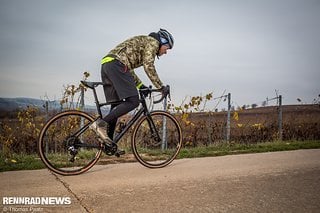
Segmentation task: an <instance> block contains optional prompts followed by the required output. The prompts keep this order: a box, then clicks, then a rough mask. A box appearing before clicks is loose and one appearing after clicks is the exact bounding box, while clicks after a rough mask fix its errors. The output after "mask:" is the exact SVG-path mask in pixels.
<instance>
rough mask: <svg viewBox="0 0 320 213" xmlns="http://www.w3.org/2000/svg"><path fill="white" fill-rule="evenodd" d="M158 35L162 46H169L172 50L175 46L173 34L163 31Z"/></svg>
mask: <svg viewBox="0 0 320 213" xmlns="http://www.w3.org/2000/svg"><path fill="white" fill-rule="evenodd" d="M158 35H159V36H160V43H161V45H164V44H168V45H169V47H170V49H172V47H173V44H174V39H173V36H172V35H171V33H169V32H168V31H167V30H165V29H161V28H160V30H159V32H158Z"/></svg>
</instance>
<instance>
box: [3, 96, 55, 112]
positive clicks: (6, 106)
mask: <svg viewBox="0 0 320 213" xmlns="http://www.w3.org/2000/svg"><path fill="white" fill-rule="evenodd" d="M44 104H45V101H43V100H40V99H34V98H0V110H1V111H13V110H16V109H25V108H27V107H28V106H32V107H37V108H44ZM52 104H53V106H56V107H58V108H59V106H60V104H59V102H58V101H54V102H52Z"/></svg>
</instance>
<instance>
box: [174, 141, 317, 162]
mask: <svg viewBox="0 0 320 213" xmlns="http://www.w3.org/2000/svg"><path fill="white" fill-rule="evenodd" d="M319 148H320V141H318V140H317V141H285V142H283V141H282V142H281V141H275V142H265V143H257V144H232V143H231V144H230V143H220V144H216V145H210V146H201V147H196V148H183V149H181V151H180V153H179V156H178V158H195V157H212V156H222V155H230V154H244V153H260V152H276V151H289V150H297V149H319Z"/></svg>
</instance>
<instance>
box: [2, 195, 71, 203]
mask: <svg viewBox="0 0 320 213" xmlns="http://www.w3.org/2000/svg"><path fill="white" fill-rule="evenodd" d="M2 204H3V205H70V204H71V198H70V197H3V198H2Z"/></svg>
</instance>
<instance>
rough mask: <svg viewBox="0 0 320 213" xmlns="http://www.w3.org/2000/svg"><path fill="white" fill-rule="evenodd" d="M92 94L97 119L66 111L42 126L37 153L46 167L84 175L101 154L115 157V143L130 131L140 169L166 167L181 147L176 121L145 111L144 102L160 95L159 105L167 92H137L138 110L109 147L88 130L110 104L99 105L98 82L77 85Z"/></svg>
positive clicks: (156, 101)
mask: <svg viewBox="0 0 320 213" xmlns="http://www.w3.org/2000/svg"><path fill="white" fill-rule="evenodd" d="M81 83H82V84H83V85H84V86H85V87H87V88H89V89H91V90H92V91H93V95H94V99H95V104H96V108H97V112H98V116H97V117H96V118H94V117H93V116H91V115H90V114H88V113H87V112H84V111H79V110H67V111H63V112H60V113H58V114H56V115H54V116H53V117H52V118H50V119H49V120H48V121H47V123H46V124H45V125H44V126H43V128H42V130H41V132H40V135H39V140H38V152H39V155H40V158H41V160H42V161H43V163H44V164H45V165H46V167H47V168H48V169H49V170H51V171H53V172H55V173H57V174H60V175H78V174H82V173H84V172H86V171H88V170H89V169H90V168H91V167H93V166H94V165H95V164H96V163H97V162H98V160H99V158H100V156H101V154H102V152H103V151H104V152H105V153H106V154H107V155H109V156H111V155H116V156H117V157H120V155H119V153H118V152H117V150H118V146H117V143H118V142H119V141H120V139H121V138H122V137H123V136H124V134H125V133H126V132H127V131H128V130H129V129H130V128H131V127H133V132H132V135H131V149H132V152H133V154H134V156H135V158H136V159H137V161H138V162H140V163H141V164H142V165H144V166H146V167H148V168H162V167H165V166H167V165H168V164H170V163H171V162H172V161H173V160H174V159H175V158H176V156H177V155H178V153H179V151H180V149H181V147H182V131H181V127H180V124H179V122H178V121H177V119H176V118H175V117H174V116H173V115H171V114H170V113H169V112H166V111H160V110H155V111H149V109H148V106H147V103H146V98H147V97H150V96H151V94H154V93H160V92H161V94H162V95H161V98H160V99H159V100H154V101H153V103H154V104H157V103H160V102H161V101H162V100H163V99H164V98H166V97H167V96H169V97H170V89H169V86H167V87H166V88H167V92H166V93H163V92H162V90H161V89H151V87H150V88H146V89H142V90H139V94H140V104H139V105H140V106H141V107H140V108H139V109H138V110H137V111H136V112H135V113H134V115H133V116H132V118H131V119H129V121H128V122H127V124H126V126H125V127H124V128H123V130H122V131H120V133H119V134H117V135H116V136H115V137H114V139H113V141H112V143H110V144H108V143H107V144H104V143H103V141H102V140H101V138H99V136H98V135H97V134H96V133H95V132H94V131H93V130H92V129H91V128H89V126H90V125H91V124H92V123H93V122H95V121H96V120H97V119H99V118H102V111H101V107H103V106H105V105H110V104H112V103H102V104H100V102H99V100H98V97H97V92H96V87H97V86H99V85H103V83H102V82H88V81H81Z"/></svg>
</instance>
